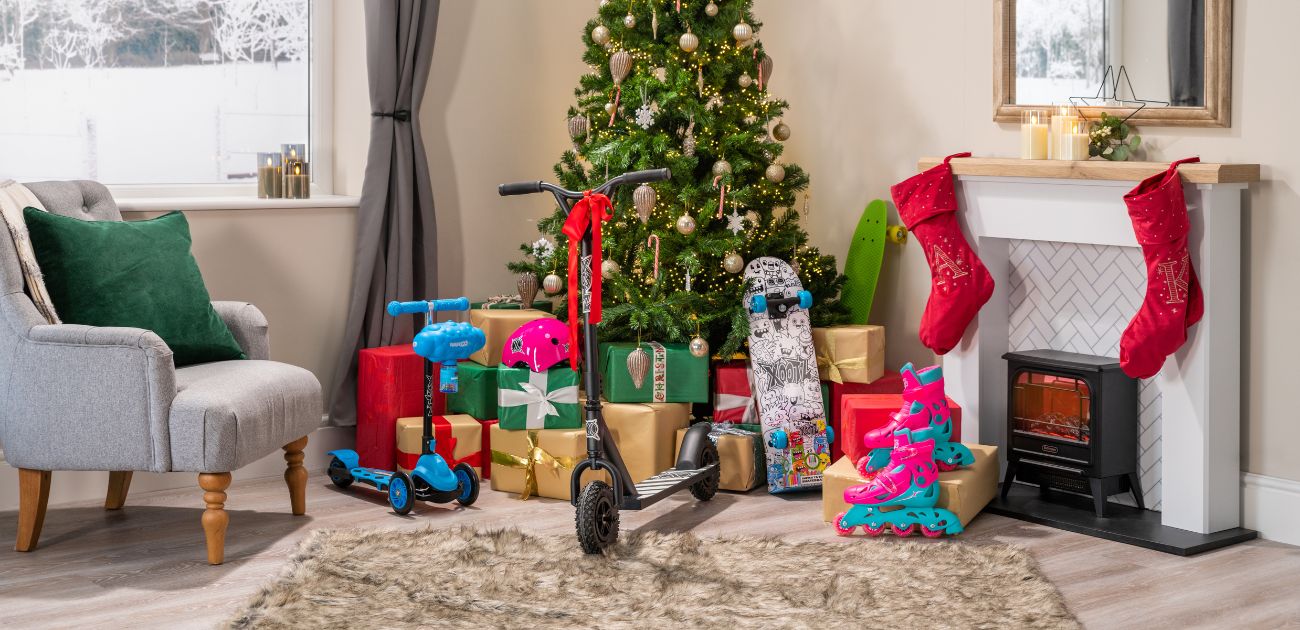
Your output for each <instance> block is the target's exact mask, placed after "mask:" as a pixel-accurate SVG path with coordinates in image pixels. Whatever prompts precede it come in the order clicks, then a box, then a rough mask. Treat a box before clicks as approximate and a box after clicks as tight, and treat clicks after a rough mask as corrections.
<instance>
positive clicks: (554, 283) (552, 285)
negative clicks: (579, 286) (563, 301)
mask: <svg viewBox="0 0 1300 630" xmlns="http://www.w3.org/2000/svg"><path fill="white" fill-rule="evenodd" d="M563 289H564V281H563V280H561V279H560V277H559V276H557V275H555V274H553V273H552V274H548V275H547V276H546V277H545V278H542V290H543V291H545V292H546V294H547V295H555V294H556V293H559V292H560V291H562V290H563Z"/></svg>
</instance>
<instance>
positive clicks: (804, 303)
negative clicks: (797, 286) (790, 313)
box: [799, 291, 813, 311]
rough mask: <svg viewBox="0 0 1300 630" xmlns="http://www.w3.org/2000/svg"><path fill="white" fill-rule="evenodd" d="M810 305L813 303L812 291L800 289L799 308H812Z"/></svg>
mask: <svg viewBox="0 0 1300 630" xmlns="http://www.w3.org/2000/svg"><path fill="white" fill-rule="evenodd" d="M812 305H813V299H812V293H809V292H808V291H800V292H799V308H801V309H804V310H805V311H806V310H808V309H810V308H812Z"/></svg>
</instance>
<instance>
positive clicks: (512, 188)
mask: <svg viewBox="0 0 1300 630" xmlns="http://www.w3.org/2000/svg"><path fill="white" fill-rule="evenodd" d="M671 176H672V175H671V173H670V172H669V171H668V169H666V168H663V169H655V170H648V171H634V172H630V173H624V174H622V175H619V176H617V177H615V178H614V179H611V180H609V181H607V182H605V183H604V184H601V185H600V186H598V187H597V188H595V189H594V190H590V191H586V192H585V193H584V192H583V191H575V190H565V189H564V188H561V187H559V186H556V185H555V184H549V183H546V182H541V181H533V182H518V183H514V184H502V185H501V186H500V188H498V192H499V193H500V194H501V195H502V196H507V195H530V194H534V193H540V192H542V191H546V192H549V193H551V194H552V195H554V196H555V202H556V203H557V204H559V206H560V207H561V208H562V209H564V213H565V215H569V214H570V213H572V212H573V208H574V206H575V205H576V204H577V202H578V201H579V200H581V199H583V197H585V196H587V194H599V195H607V194H608V193H610V192H612V191H613V190H614V189H616V188H618V187H619V186H626V185H633V184H642V183H649V182H661V181H665V180H667V179H668V178H669V177H671ZM598 220H599V219H595V220H594V221H593V223H594V222H595V221H598ZM591 254H592V231H591V228H590V226H588V228H587V229H586V230H585V231H584V232H583V233H582V238H581V242H580V257H581V260H584V261H588V262H587V266H585V267H584V272H583V273H581V274H579V282H580V285H581V286H580V287H579V291H580V295H570V296H569V299H570V300H580V303H581V305H582V307H581V313H582V343H581V345H580V346H579V347H580V348H581V351H582V357H583V361H582V380H583V385H584V386H585V388H586V390H587V392H588V396H587V404H586V407H585V414H586V428H587V459H585V460H583V461H581V462H579V463H578V465H577V466H575V467H574V469H573V476H572V477H571V478H570V481H569V483H570V491H571V493H572V494H571V496H572V497H573V498H572V499H571V502H572V503H573V505H574V507H576V508H577V515H576V517H575V519H574V520H575V522H576V524H577V529H578V542H579V543H580V544H581V545H582V550H583V551H584V552H586V553H600V551H601V550H602V549H604V548H605V547H608V546H610V545H612V544H614V542H615V541H616V540H618V512H619V510H640V509H643V508H646V507H649V506H651V505H653V504H655V503H657V502H659V501H662V500H663V499H665V498H667V497H669V496H670V495H672V494H673V493H675V492H678V491H679V490H683V489H686V488H690V490H691V494H693V495H694V496H695V498H696V499H698V500H700V501H708V500H709V499H712V498H713V495H714V494H716V493H717V491H718V479H719V474H718V449H717V447H716V446H714V445H713V442H711V441H710V440H709V425H707V424H697V425H695V426H693V427H691V428H690V429H687V431H686V436H685V437H684V438H683V439H682V446H681V450H680V452H679V453H678V455H677V465H676V466H674V467H672V468H669V469H668V470H665V471H663V472H661V473H659V474H657V475H655V476H653V477H650V478H649V479H646V480H644V481H642V482H641V483H633V482H632V476H631V475H630V474H629V473H628V471H627V466H626V465H625V464H624V463H623V456H622V455H620V454H619V451H618V445H617V444H615V443H614V438H613V435H612V434H611V433H610V431H609V427H608V426H606V424H605V415H604V413H603V412H602V410H601V401H600V396H599V395H598V392H600V391H601V387H600V371H599V369H598V367H597V364H598V361H597V359H596V357H597V356H599V355H598V352H599V350H600V340H599V338H598V337H597V330H598V329H597V323H596V322H592V321H590V319H591V318H590V317H587V316H586V315H588V314H589V313H590V312H591V297H592V294H591V287H592V283H593V282H600V274H599V273H586V271H589V270H590V262H589V261H590V257H591ZM571 341H572V343H577V342H578V340H577V339H573V340H571ZM587 470H603V471H606V472H607V473H608V474H609V476H610V478H611V479H612V480H613V486H612V487H611V486H610V484H608V483H606V482H604V481H593V482H591V483H588V484H587V485H586V486H584V487H581V488H580V487H579V486H580V485H581V480H582V473H584V472H586V471H587Z"/></svg>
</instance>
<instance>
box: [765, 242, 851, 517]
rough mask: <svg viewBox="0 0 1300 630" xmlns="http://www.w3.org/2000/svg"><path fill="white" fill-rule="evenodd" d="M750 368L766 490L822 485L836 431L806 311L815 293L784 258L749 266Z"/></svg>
mask: <svg viewBox="0 0 1300 630" xmlns="http://www.w3.org/2000/svg"><path fill="white" fill-rule="evenodd" d="M745 287H746V288H745V306H746V309H747V310H748V311H749V363H750V368H751V369H753V372H754V396H755V398H756V399H757V400H758V417H759V421H760V422H761V423H762V426H763V440H764V442H765V445H766V449H767V471H768V472H767V484H768V491H769V492H773V493H778V492H793V491H798V490H811V489H815V488H820V487H821V483H822V471H824V470H826V466H827V465H829V464H830V461H831V447H830V445H831V440H833V439H834V434H833V432H832V431H831V430H830V429H828V428H827V425H826V417H825V416H824V415H823V414H824V410H823V408H822V390H821V383H820V382H819V381H818V380H817V359H816V356H815V353H814V352H813V342H812V325H811V324H810V322H809V319H808V309H809V308H810V307H811V306H812V294H810V293H809V292H807V291H805V290H804V289H803V284H802V283H800V281H799V276H798V275H796V274H795V272H794V269H791V268H790V265H789V264H787V263H786V262H785V261H784V260H780V259H778V258H770V257H765V258H757V259H754V260H752V261H750V263H749V265H747V266H746V267H745Z"/></svg>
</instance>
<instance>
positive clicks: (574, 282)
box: [564, 190, 614, 372]
mask: <svg viewBox="0 0 1300 630" xmlns="http://www.w3.org/2000/svg"><path fill="white" fill-rule="evenodd" d="M612 208H613V204H611V203H610V201H609V197H606V196H605V195H602V194H600V193H595V194H592V192H591V191H590V190H588V191H585V192H583V193H582V199H581V200H579V201H578V203H575V204H573V209H572V210H570V211H569V218H568V219H566V220H565V221H564V235H565V236H567V237H569V366H570V367H572V368H573V371H575V372H576V371H578V356H579V352H578V345H579V344H578V303H579V302H580V301H581V300H582V294H581V292H580V289H579V286H578V284H579V283H578V275H579V269H578V267H579V260H578V259H579V257H580V255H581V254H580V244H579V241H581V240H582V235H583V234H584V233H586V231H587V228H588V227H591V308H590V309H588V312H587V322H588V323H591V324H599V323H600V284H601V282H600V262H601V261H600V224H601V223H604V222H605V221H608V220H610V219H611V218H613V217H614V214H613V213H612V212H610V210H611V209H612ZM588 359H590V357H588Z"/></svg>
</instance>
